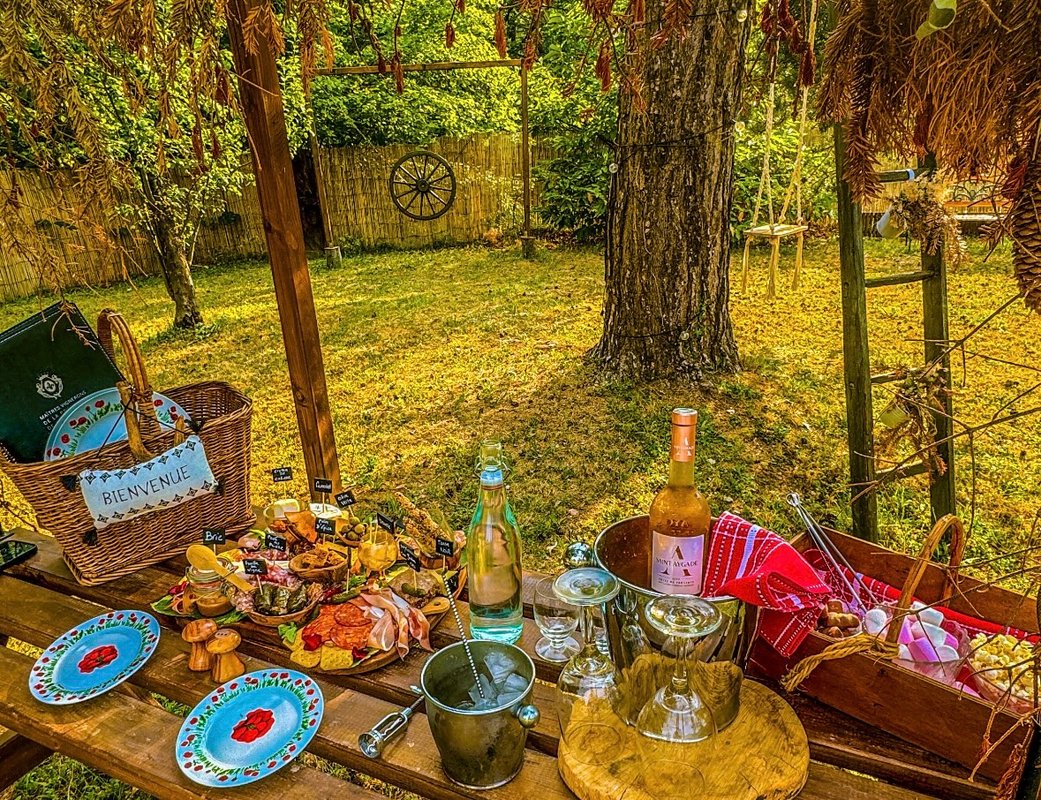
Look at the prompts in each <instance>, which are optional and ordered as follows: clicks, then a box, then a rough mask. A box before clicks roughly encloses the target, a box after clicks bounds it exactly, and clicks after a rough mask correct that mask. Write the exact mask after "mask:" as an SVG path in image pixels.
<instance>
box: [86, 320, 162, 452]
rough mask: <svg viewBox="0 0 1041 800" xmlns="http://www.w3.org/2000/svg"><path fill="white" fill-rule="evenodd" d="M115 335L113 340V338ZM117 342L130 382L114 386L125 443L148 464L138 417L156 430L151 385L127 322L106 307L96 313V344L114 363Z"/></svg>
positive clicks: (142, 357) (156, 421) (138, 348)
mask: <svg viewBox="0 0 1041 800" xmlns="http://www.w3.org/2000/svg"><path fill="white" fill-rule="evenodd" d="M113 334H115V338H113ZM116 339H118V340H119V347H120V349H121V350H122V351H123V354H124V355H125V356H126V361H127V373H128V376H129V380H126V381H120V382H119V384H117V387H116V388H117V389H119V396H120V399H121V400H122V401H123V407H124V408H125V409H126V411H125V412H124V414H123V416H124V417H125V418H126V426H127V444H128V445H129V446H130V452H132V453H133V454H134V457H135V458H137V460H138V461H148V460H150V459H151V458H152V454H151V453H150V452H149V451H148V448H146V447H145V444H144V439H143V437H142V436H141V418H142V417H144V416H148V417H150V418H151V419H152V420H153V421H154V422H155V425H156V427H159V418H158V417H157V416H156V412H155V405H154V404H153V403H152V385H151V383H149V381H148V371H147V370H146V369H145V359H144V356H143V355H141V348H140V347H138V344H137V340H136V339H135V338H134V334H133V333H131V331H130V326H129V325H128V324H127V321H126V319H125V318H124V317H123V315H122V314H120V313H119V312H118V311H114V310H113V309H111V308H106V309H103V310H102V311H101V313H100V314H98V341H100V342H101V347H102V349H104V351H105V353H106V354H107V355H108V357H109V358H110V359H112V361H113V363H114V362H115V360H116V353H115V347H114V344H115V340H116Z"/></svg>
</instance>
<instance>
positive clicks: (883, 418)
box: [877, 370, 950, 477]
mask: <svg viewBox="0 0 1041 800" xmlns="http://www.w3.org/2000/svg"><path fill="white" fill-rule="evenodd" d="M949 393H950V389H949V388H948V387H947V386H946V385H945V384H944V381H943V379H942V375H941V373H939V372H936V371H931V372H926V373H920V372H912V371H910V370H907V371H905V372H904V377H903V380H901V381H900V383H899V386H898V388H897V390H896V393H895V394H894V396H893V399H892V400H890V402H889V405H887V406H886V407H885V409H883V411H882V413H881V414H879V417H878V422H879V428H880V431H881V432H880V434H879V436H878V438H877V449H878V454H879V455H880V456H885V455H887V454H892V453H894V452H895V451H896V448H897V446H898V445H899V444H900V443H901V442H904V441H909V442H910V443H911V444H912V446H913V447H914V451H915V453H917V454H918V457H919V459H920V460H921V462H922V464H923V465H924V466H925V468H926V469H927V470H928V471H929V474H930V475H931V476H933V477H938V476H940V475H943V474H944V473H945V472H946V471H947V464H946V462H944V460H943V458H942V456H941V455H940V452H939V448H938V447H937V444H936V421H935V419H934V418H933V414H934V413H939V414H944V413H946V412H945V411H944V408H945V407H944V401H945V399H946V397H947V395H948V394H949Z"/></svg>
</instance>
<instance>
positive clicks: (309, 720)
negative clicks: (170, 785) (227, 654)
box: [177, 669, 325, 786]
mask: <svg viewBox="0 0 1041 800" xmlns="http://www.w3.org/2000/svg"><path fill="white" fill-rule="evenodd" d="M324 709H325V701H324V699H323V698H322V690H321V689H319V688H318V684H317V683H315V682H314V680H313V679H311V678H309V677H307V676H306V675H304V674H303V673H302V672H296V671H295V670H285V669H265V670H260V671H259V672H250V673H249V674H247V675H243V676H242V677H241V678H235V679H234V680H230V681H228V682H227V683H225V684H224V685H223V686H219V687H218V688H217V689H216V691H214V692H212V693H211V694H210V695H209V696H207V697H206V698H205V699H203V700H202V702H200V703H199V705H197V706H196V707H195V708H193V709H192V710H191V713H190V714H188V719H186V720H185V721H184V725H182V726H181V732H180V733H179V734H178V736H177V763H178V765H179V766H180V767H181V772H183V773H184V774H185V775H187V776H188V777H189V778H191V779H192V780H193V781H195V782H196V783H201V784H202V785H203V786H242V785H243V784H246V783H252V782H253V781H256V780H260V779H261V778H266V777H267V776H268V775H270V774H271V773H272V772H277V771H278V770H280V769H281V768H282V767H284V766H285V765H286V764H288V763H289V762H291V761H292V760H293V759H294V758H296V757H297V756H298V755H300V753H302V752H303V751H304V748H305V747H307V745H308V744H310V743H311V739H313V738H314V735H315V732H316V731H317V730H318V724H319V723H320V722H321V721H322V712H323V711H324Z"/></svg>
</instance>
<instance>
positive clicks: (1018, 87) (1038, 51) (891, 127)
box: [819, 0, 1041, 312]
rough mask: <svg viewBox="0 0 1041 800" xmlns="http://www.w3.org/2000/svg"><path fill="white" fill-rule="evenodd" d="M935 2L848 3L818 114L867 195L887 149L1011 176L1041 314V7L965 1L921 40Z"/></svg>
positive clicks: (1022, 246)
mask: <svg viewBox="0 0 1041 800" xmlns="http://www.w3.org/2000/svg"><path fill="white" fill-rule="evenodd" d="M929 8H930V0H915V1H914V2H907V0H842V1H841V2H840V4H839V13H840V16H839V21H838V25H837V26H836V28H835V30H834V31H833V32H832V35H831V37H830V38H829V40H828V44H827V47H826V50H825V56H824V70H823V76H824V77H823V81H822V87H821V92H820V98H819V102H820V109H819V111H820V118H821V120H822V121H826V122H837V123H841V124H842V125H843V126H844V129H845V134H846V148H847V154H846V172H845V177H846V179H847V181H849V183H850V186H851V188H852V190H853V193H854V195H855V196H856V197H857V198H858V199H861V200H863V199H867V198H870V197H875V196H878V195H879V194H880V192H881V184H880V183H879V180H878V178H877V175H876V173H877V169H878V164H879V159H880V157H881V156H882V155H883V154H895V155H900V156H902V157H904V158H907V159H913V158H914V157H916V156H919V155H922V154H923V153H925V152H927V151H931V152H933V153H935V154H936V156H937V160H938V162H939V163H940V164H941V165H942V166H943V168H944V169H945V170H949V171H951V172H953V173H954V174H955V175H956V176H957V177H958V178H972V177H977V176H984V177H990V176H994V175H999V176H1003V177H1004V181H1003V183H1004V185H1003V187H1002V193H1003V194H1004V195H1005V196H1006V197H1007V198H1009V200H1011V201H1012V210H1011V212H1010V214H1009V215H1008V217H1007V218H1006V220H1005V221H1004V223H1003V224H1002V225H1001V226H1000V227H1001V229H1000V231H996V233H1003V234H1006V235H1009V236H1010V237H1011V238H1012V240H1013V242H1014V245H1015V249H1016V255H1015V265H1016V274H1017V279H1018V281H1019V288H1020V291H1021V293H1022V295H1023V297H1024V298H1025V299H1026V302H1027V305H1028V306H1030V307H1031V308H1033V309H1034V310H1036V311H1039V312H1041V36H1038V31H1039V30H1041V0H978V1H977V2H971V3H970V2H964V3H961V4H959V6H958V9H957V14H956V16H955V18H954V19H953V21H952V22H951V23H950V24H949V27H947V28H945V29H943V30H939V31H937V32H935V33H932V35H926V36H924V37H923V38H917V37H916V36H915V32H916V31H917V30H918V29H919V27H920V26H921V25H922V23H923V22H924V21H925V20H926V18H927V15H928V13H929Z"/></svg>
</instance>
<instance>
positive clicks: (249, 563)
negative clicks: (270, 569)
mask: <svg viewBox="0 0 1041 800" xmlns="http://www.w3.org/2000/svg"><path fill="white" fill-rule="evenodd" d="M242 568H243V569H245V570H246V574H247V575H267V562H266V561H264V559H262V558H244V559H242Z"/></svg>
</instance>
